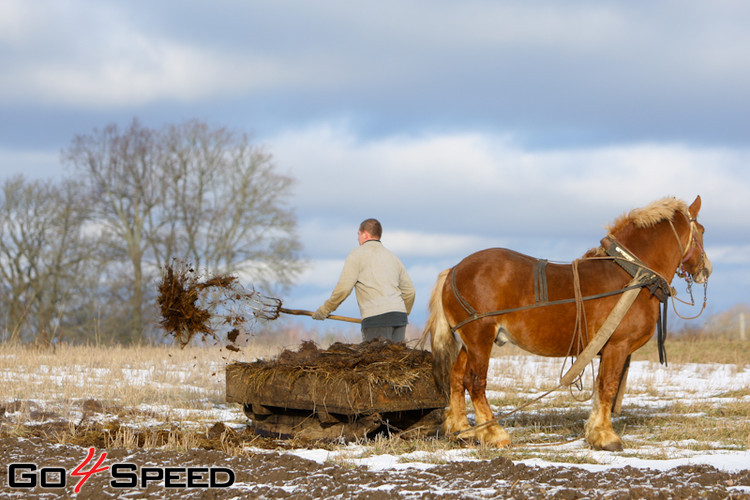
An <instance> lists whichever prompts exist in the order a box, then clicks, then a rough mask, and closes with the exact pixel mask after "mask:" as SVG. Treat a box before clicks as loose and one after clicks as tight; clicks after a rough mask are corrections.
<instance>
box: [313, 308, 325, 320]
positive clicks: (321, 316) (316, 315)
mask: <svg viewBox="0 0 750 500" xmlns="http://www.w3.org/2000/svg"><path fill="white" fill-rule="evenodd" d="M327 317H328V314H327V313H325V312H323V311H322V308H320V307H319V308H318V310H317V311H315V312H314V313H313V315H312V319H317V320H324V319H326V318H327Z"/></svg>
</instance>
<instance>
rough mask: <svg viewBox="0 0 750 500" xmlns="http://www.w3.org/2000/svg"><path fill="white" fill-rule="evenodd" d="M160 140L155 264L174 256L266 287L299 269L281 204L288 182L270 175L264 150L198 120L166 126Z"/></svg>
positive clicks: (291, 221)
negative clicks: (160, 227) (162, 225)
mask: <svg viewBox="0 0 750 500" xmlns="http://www.w3.org/2000/svg"><path fill="white" fill-rule="evenodd" d="M163 141H164V145H165V147H166V154H165V157H166V160H167V161H166V163H165V174H166V178H167V179H168V180H169V183H168V185H167V186H166V188H167V191H166V193H167V199H168V202H167V203H166V204H165V206H164V209H165V210H166V213H165V214H164V215H165V218H166V219H167V220H168V221H169V222H170V224H169V231H168V232H165V233H164V234H163V235H162V236H163V238H162V239H161V240H159V241H156V240H154V241H153V243H154V244H155V247H154V255H156V256H159V257H160V258H159V259H158V262H163V259H164V258H170V257H173V256H180V257H182V258H183V259H186V260H188V261H190V262H192V263H194V264H195V265H197V266H199V267H205V268H208V269H213V270H216V271H221V272H235V271H244V272H245V273H247V274H248V275H249V276H252V277H253V280H254V281H255V282H257V283H262V284H263V285H266V286H267V285H269V284H270V283H276V284H281V285H287V284H289V283H290V282H291V280H292V278H293V277H294V276H295V275H296V274H297V273H298V272H299V271H300V268H301V263H300V261H299V259H298V257H297V252H298V251H299V249H300V244H299V241H298V240H297V237H296V234H295V229H296V219H295V217H294V214H293V212H292V210H291V209H290V208H288V206H287V205H286V202H287V197H288V196H289V189H290V187H291V185H292V179H291V178H289V177H287V176H283V175H280V174H278V173H277V172H276V168H275V165H274V163H273V160H272V157H271V155H270V154H268V153H267V152H266V151H264V150H263V149H262V148H259V147H256V146H254V145H253V144H252V142H251V140H250V138H249V137H248V136H247V135H246V134H241V133H237V132H234V131H231V130H227V129H225V128H215V129H212V128H210V127H208V126H207V125H206V124H205V123H202V122H200V121H189V122H186V123H183V124H181V125H174V126H171V127H169V128H168V130H166V132H165V137H164V139H163ZM156 245H160V247H161V248H157V246H156Z"/></svg>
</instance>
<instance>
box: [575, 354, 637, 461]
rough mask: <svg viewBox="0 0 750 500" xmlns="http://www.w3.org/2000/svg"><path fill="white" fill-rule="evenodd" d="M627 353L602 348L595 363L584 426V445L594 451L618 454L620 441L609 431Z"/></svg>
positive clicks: (620, 447) (614, 433)
mask: <svg viewBox="0 0 750 500" xmlns="http://www.w3.org/2000/svg"><path fill="white" fill-rule="evenodd" d="M627 356H628V353H627V352H625V350H624V349H622V348H616V347H610V346H605V348H604V349H603V350H602V357H601V362H600V363H599V375H598V377H597V379H596V388H595V391H594V405H593V408H592V409H591V415H590V416H589V419H588V421H587V422H586V427H585V435H586V442H587V443H588V444H589V445H591V447H593V448H594V449H596V450H606V451H621V450H622V440H621V439H620V436H618V435H617V433H616V432H615V431H614V429H613V428H612V407H613V402H614V401H615V399H616V397H617V391H618V389H619V387H620V380H621V378H622V374H623V370H624V369H625V361H626V359H627Z"/></svg>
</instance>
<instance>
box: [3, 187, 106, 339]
mask: <svg viewBox="0 0 750 500" xmlns="http://www.w3.org/2000/svg"><path fill="white" fill-rule="evenodd" d="M84 224H85V204H84V203H82V199H81V192H80V190H79V189H78V187H77V186H76V185H75V184H74V183H72V182H63V183H62V184H61V185H56V184H53V183H52V182H42V181H33V182H27V181H26V180H24V178H23V177H21V176H16V177H13V178H11V179H9V180H7V181H6V182H5V183H4V185H3V190H2V199H0V264H1V265H0V290H1V292H0V293H2V303H3V304H4V309H5V315H4V318H2V319H3V321H4V323H5V328H4V329H5V331H6V333H7V334H8V335H9V336H10V337H11V338H15V339H17V340H35V341H37V342H40V343H49V342H50V341H51V340H52V338H51V337H52V336H53V335H54V334H56V333H57V334H59V333H60V332H59V329H60V328H61V327H64V326H66V325H67V324H69V323H70V322H71V305H72V304H73V303H74V302H75V300H76V296H77V295H78V294H79V293H80V289H79V287H78V285H79V284H80V283H82V282H83V281H84V279H83V278H82V276H83V275H84V274H85V272H84V271H85V267H86V262H87V260H88V259H89V258H90V256H91V244H90V240H89V237H88V236H87V235H86V234H85V231H84Z"/></svg>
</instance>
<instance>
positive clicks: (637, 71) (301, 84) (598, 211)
mask: <svg viewBox="0 0 750 500" xmlns="http://www.w3.org/2000/svg"><path fill="white" fill-rule="evenodd" d="M748 19H750V3H748V2H744V1H739V0H736V1H734V0H721V1H715V2H708V1H690V0H680V1H676V0H675V1H663V2H642V1H611V2H598V1H593V0H592V1H571V2H557V1H551V0H550V1H545V0H539V1H527V0H517V1H502V0H486V1H484V0H468V1H462V2H449V1H443V0H429V1H426V0H424V1H420V0H415V1H403V0H401V1H390V0H378V1H358V2H344V1H325V0H319V1H315V2H313V1H307V2H301V1H285V0H273V1H270V0H269V1H239V0H237V1H228V0H217V1H214V2H204V1H188V0H179V1H177V0H160V1H158V2H153V1H148V2H147V1H124V0H121V1H108V0H90V1H86V0H59V1H52V0H50V1H46V0H35V1H33V2H30V1H28V0H0V65H1V67H2V71H1V72H0V116H1V119H0V171H1V172H2V176H3V177H5V176H8V175H10V174H13V173H18V172H20V173H23V174H24V175H26V176H27V177H29V178H41V177H51V176H55V175H60V172H61V168H62V167H61V166H60V165H61V163H60V159H59V153H60V150H61V149H63V148H65V147H67V146H68V145H69V144H70V141H71V139H72V138H73V136H74V135H75V134H88V133H91V132H92V131H93V130H94V129H95V128H102V127H104V126H105V125H107V124H110V123H117V124H119V125H121V126H123V127H124V126H126V125H127V124H129V123H130V122H131V121H132V120H133V118H136V117H137V118H138V119H139V120H140V121H141V122H142V123H143V124H144V125H147V126H152V127H160V126H162V125H165V124H170V123H177V122H181V121H184V120H186V119H190V118H198V119H201V120H204V121H206V122H208V123H209V124H211V125H217V126H229V127H231V128H234V129H238V130H242V131H246V132H249V133H251V134H253V135H254V137H255V138H256V140H257V141H258V143H259V144H263V145H264V146H266V147H267V148H268V150H269V151H270V152H271V153H272V154H273V155H274V157H275V160H276V165H277V167H278V168H279V170H280V171H281V172H283V173H287V174H289V175H291V176H292V177H294V178H295V179H297V182H296V185H295V192H294V193H295V194H294V198H293V199H292V204H293V205H294V208H295V209H296V212H297V215H298V220H299V227H300V235H301V238H302V239H303V243H304V246H305V256H306V257H307V258H308V259H309V261H310V264H311V265H310V268H309V269H308V271H307V272H306V273H305V274H304V275H303V276H302V278H301V279H300V283H299V285H298V286H296V287H295V288H294V289H293V290H292V291H291V292H290V293H289V295H288V296H287V297H284V302H285V304H286V305H287V306H289V307H295V308H302V309H315V308H317V307H318V305H320V303H322V301H323V300H324V299H325V298H326V297H327V295H328V293H329V292H330V290H331V289H332V288H333V286H334V284H335V282H336V280H337V278H338V273H339V271H340V269H341V265H342V263H343V259H344V258H345V256H346V255H347V253H348V252H349V251H350V250H352V249H353V248H354V247H355V246H356V244H357V242H356V227H357V225H358V224H359V222H360V221H361V220H362V219H364V218H367V217H377V218H379V219H380V220H381V221H382V223H383V225H384V228H385V231H384V235H383V242H384V244H385V245H386V246H387V247H389V248H391V249H392V250H394V251H395V252H396V253H397V254H398V255H399V256H400V257H401V258H402V260H403V261H404V263H405V264H406V266H407V269H408V270H409V272H410V274H411V276H412V278H413V280H414V282H415V285H416V287H417V293H418V296H417V302H416V305H415V310H414V313H413V316H412V321H413V322H415V323H421V322H423V321H424V317H425V311H426V308H427V298H428V294H429V290H430V289H431V287H432V284H433V283H434V281H435V278H436V276H437V274H438V272H439V271H441V270H442V269H444V268H447V267H450V266H452V265H454V264H455V263H457V262H458V261H459V260H460V259H461V258H463V257H465V256H466V255H468V254H470V253H472V252H474V251H477V250H480V249H483V248H486V247H491V246H505V247H509V248H512V249H515V250H518V251H521V252H524V253H528V254H531V255H535V256H537V257H542V258H547V259H550V260H559V261H571V260H573V259H575V258H577V257H579V256H580V255H581V254H583V253H584V252H585V251H586V250H587V249H589V248H591V247H593V246H596V245H597V244H598V242H599V239H600V238H601V237H602V236H604V229H603V227H604V226H605V225H606V224H608V223H609V222H611V221H612V220H613V219H615V218H616V217H617V216H619V215H620V214H622V213H624V212H626V211H628V210H630V209H632V208H635V207H639V206H643V205H646V204H648V203H649V202H651V201H653V200H656V199H659V198H662V197H664V196H668V195H674V196H677V197H679V198H683V199H684V200H685V201H687V202H688V203H690V202H692V201H693V199H694V198H695V196H696V195H701V197H702V199H703V210H702V213H701V217H700V220H701V222H702V223H703V224H704V225H705V226H706V228H707V232H706V237H705V239H706V247H707V251H708V253H709V256H710V257H711V259H712V260H713V262H714V269H715V272H714V275H713V276H712V278H711V280H710V282H709V286H708V298H709V301H708V309H709V312H710V313H718V312H722V311H724V310H727V309H729V308H731V307H732V306H734V305H737V304H740V303H750V291H749V290H750V221H749V220H748V214H750V30H748V29H747V21H748ZM675 283H677V284H679V280H676V281H675ZM680 289H683V290H684V287H678V290H680ZM697 292H698V295H700V297H699V298H698V300H702V288H700V287H699V289H698V290H697ZM683 293H684V292H683ZM338 312H339V313H340V314H345V315H352V316H356V315H358V312H357V308H356V303H355V302H354V299H353V297H351V298H350V299H348V300H347V302H346V303H345V304H344V305H343V306H342V308H340V309H339V311H338ZM682 312H683V313H691V312H695V311H694V310H692V311H691V310H690V309H687V310H682Z"/></svg>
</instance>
